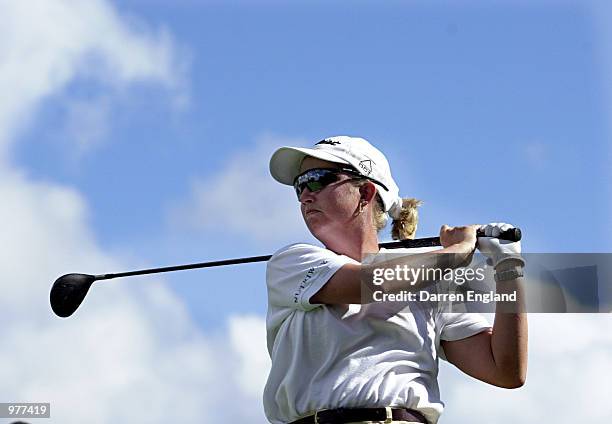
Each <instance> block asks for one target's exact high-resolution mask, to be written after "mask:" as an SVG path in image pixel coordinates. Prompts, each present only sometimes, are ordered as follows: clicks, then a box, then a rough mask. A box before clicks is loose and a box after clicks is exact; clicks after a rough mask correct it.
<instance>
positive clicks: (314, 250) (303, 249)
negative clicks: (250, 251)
mask: <svg viewBox="0 0 612 424" xmlns="http://www.w3.org/2000/svg"><path fill="white" fill-rule="evenodd" d="M313 254H323V255H329V254H332V255H336V253H334V252H332V251H331V250H329V249H326V248H325V247H322V246H315V245H314V244H310V243H305V242H298V243H291V244H288V245H286V246H283V247H281V248H280V249H278V250H277V251H276V252H274V253H273V254H272V257H271V258H270V260H274V259H277V258H279V257H286V256H294V255H295V256H302V255H313Z"/></svg>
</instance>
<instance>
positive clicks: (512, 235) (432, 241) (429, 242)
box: [94, 228, 521, 281]
mask: <svg viewBox="0 0 612 424" xmlns="http://www.w3.org/2000/svg"><path fill="white" fill-rule="evenodd" d="M477 235H478V236H479V237H482V236H484V234H482V233H481V232H480V231H479V232H477ZM497 238H499V239H503V240H510V241H519V240H520V239H521V230H519V229H518V228H512V229H510V230H508V231H506V232H503V233H502V234H500V235H499V237H497ZM435 246H441V244H440V237H426V238H420V239H414V240H411V239H407V240H400V241H391V242H386V243H380V244H379V247H381V248H385V249H399V248H406V249H411V248H417V247H435ZM271 257H272V255H264V256H251V257H248V258H237V259H224V260H221V261H210V262H200V263H195V264H187V265H176V266H168V267H163V268H151V269H142V270H139V271H128V272H120V273H116V274H100V275H94V278H95V280H96V281H98V280H110V279H112V278H119V277H131V276H134V275H146V274H158V273H162V272H172V271H184V270H187V269H196V268H210V267H214V266H224V265H237V264H246V263H251V262H265V261H267V260H269V259H270V258H271Z"/></svg>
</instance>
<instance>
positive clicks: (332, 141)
mask: <svg viewBox="0 0 612 424" xmlns="http://www.w3.org/2000/svg"><path fill="white" fill-rule="evenodd" d="M318 144H330V145H332V146H335V145H336V144H340V142H339V141H334V140H321V141H319V142H318V143H317V144H315V146H316V145H318Z"/></svg>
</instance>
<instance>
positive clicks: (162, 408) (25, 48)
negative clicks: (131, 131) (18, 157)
mask: <svg viewBox="0 0 612 424" xmlns="http://www.w3.org/2000/svg"><path fill="white" fill-rule="evenodd" d="M0 21H1V23H2V24H1V25H0V92H2V96H1V97H0V198H1V199H2V207H0V221H1V222H2V223H3V224H4V225H3V228H2V231H0V244H1V245H2V246H4V247H3V250H2V255H0V275H1V276H2V279H1V284H2V296H0V314H1V315H0V322H2V326H1V327H0V340H2V343H1V344H0V381H2V385H0V400H2V401H3V402H6V401H23V402H28V401H29V402H50V403H51V411H52V418H51V419H50V420H47V421H48V422H50V423H62V424H65V423H68V424H70V423H83V422H88V423H94V424H95V423H110V422H147V423H166V422H184V423H196V422H197V423H199V422H224V421H238V422H264V418H263V412H262V410H263V408H262V406H261V394H260V393H257V395H255V391H256V390H257V388H259V387H260V386H261V382H262V379H263V378H265V377H264V376H263V375H264V374H265V373H267V364H266V361H265V357H263V356H262V354H261V352H266V351H265V348H264V347H262V348H261V349H260V350H257V346H258V345H257V344H252V343H244V344H240V343H238V341H239V340H241V339H244V338H246V337H247V334H246V333H248V334H251V335H252V334H259V333H265V330H264V321H263V319H262V318H257V317H250V316H249V317H240V316H233V317H229V318H228V319H229V321H228V323H227V326H226V328H220V329H219V330H218V331H217V332H215V333H212V334H202V333H201V331H200V330H199V329H198V328H197V326H196V325H195V324H194V323H193V322H192V320H191V318H190V317H189V314H188V313H187V311H186V309H185V305H184V304H183V303H182V302H181V301H180V300H179V299H177V297H176V296H175V295H174V294H173V293H172V292H171V291H170V290H168V289H167V288H166V286H165V285H164V284H163V282H162V281H160V280H154V279H149V280H148V281H146V282H145V284H142V285H138V284H129V283H128V282H119V281H105V282H99V283H96V284H94V286H93V287H92V289H91V290H90V294H89V295H88V296H87V298H86V299H85V301H84V303H83V305H82V306H81V308H80V309H79V310H78V311H77V312H76V314H75V315H74V316H73V317H71V318H69V319H65V320H63V319H60V318H57V317H55V316H54V315H53V314H52V312H51V309H50V306H49V289H50V286H51V282H52V281H51V280H52V279H53V278H54V277H55V276H58V275H60V274H63V273H65V272H67V271H68V270H72V271H77V272H78V271H79V270H88V271H89V272H92V273H94V272H96V271H97V272H107V271H108V270H116V269H117V270H118V269H128V268H131V267H130V266H128V265H130V264H129V263H125V262H123V261H120V260H118V259H117V258H114V257H112V256H111V255H109V254H108V253H106V252H104V251H103V250H102V249H101V248H100V247H99V246H98V243H97V242H96V240H95V237H94V235H93V233H92V231H91V230H90V224H89V219H88V206H87V203H86V202H85V200H84V199H83V197H82V196H81V194H80V193H79V192H78V191H76V190H74V189H72V188H70V187H67V186H62V185H59V184H55V183H53V182H43V181H33V180H32V179H30V178H28V176H27V173H25V172H23V171H22V170H20V169H16V168H15V167H14V166H13V165H11V163H10V151H11V150H10V149H11V147H12V146H13V145H14V143H15V142H16V140H17V139H18V135H19V130H21V129H24V128H25V127H26V126H27V124H28V123H29V122H30V121H32V120H33V117H34V116H35V112H36V109H37V107H38V106H39V105H40V104H41V103H42V102H44V101H45V100H46V99H49V98H50V97H52V96H54V98H58V96H61V95H62V94H63V93H64V89H65V88H66V87H67V86H68V85H69V84H70V83H71V82H72V81H74V80H75V78H82V77H85V78H90V79H91V81H92V82H94V83H102V84H107V85H108V86H110V87H115V88H121V87H122V86H127V85H129V84H131V83H133V82H139V81H150V82H155V83H156V84H158V85H159V84H161V85H163V86H166V87H169V88H170V89H172V90H175V91H174V93H175V95H176V96H179V101H181V100H182V97H181V93H180V84H182V82H181V81H180V76H179V77H177V75H180V74H181V69H180V68H181V66H182V65H181V63H177V60H179V58H178V57H176V52H175V51H173V46H172V43H171V42H170V38H169V36H168V34H166V33H164V32H163V31H162V32H159V33H157V34H152V33H150V32H147V31H146V30H145V29H144V25H142V24H141V23H138V22H135V21H134V20H133V19H132V20H131V21H129V22H128V20H127V19H126V18H124V17H121V16H119V14H118V13H117V12H116V11H115V10H114V8H113V7H112V6H111V5H110V4H108V3H106V2H103V1H97V0H92V1H78V2H75V1H54V2H48V1H38V2H34V1H29V2H9V1H4V0H0ZM134 28H138V29H137V30H135V29H134ZM110 101H111V100H109V99H107V98H98V99H94V102H93V103H90V104H86V105H85V108H83V104H79V103H74V104H72V106H70V107H72V108H73V109H74V110H72V111H70V113H69V114H68V115H69V116H68V118H69V119H68V128H71V129H72V131H73V135H74V137H75V139H76V140H78V141H79V142H82V143H85V144H87V143H90V142H91V141H94V142H96V141H97V140H98V139H99V137H101V136H103V135H104V131H105V125H106V123H105V122H104V121H105V119H106V110H107V108H109V107H110V106H109V103H110ZM96 102H97V103H96ZM68 104H69V105H70V102H68ZM88 108H90V109H88ZM79 117H80V118H83V117H87V118H88V120H89V123H88V124H86V125H84V126H71V125H72V124H71V121H73V120H77V119H78V118H79ZM263 343H264V342H263V340H262V344H263ZM255 351H258V352H259V353H257V354H256V353H255ZM245 370H250V372H245ZM237 382H240V384H238V383H237Z"/></svg>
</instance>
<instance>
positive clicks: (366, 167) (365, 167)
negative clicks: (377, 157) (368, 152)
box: [359, 159, 374, 176]
mask: <svg viewBox="0 0 612 424" xmlns="http://www.w3.org/2000/svg"><path fill="white" fill-rule="evenodd" d="M373 163H374V162H372V161H371V160H370V159H365V160H362V161H361V162H359V167H360V168H361V170H362V171H363V172H364V173H365V174H366V175H367V176H369V175H370V174H371V173H372V164H373Z"/></svg>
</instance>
